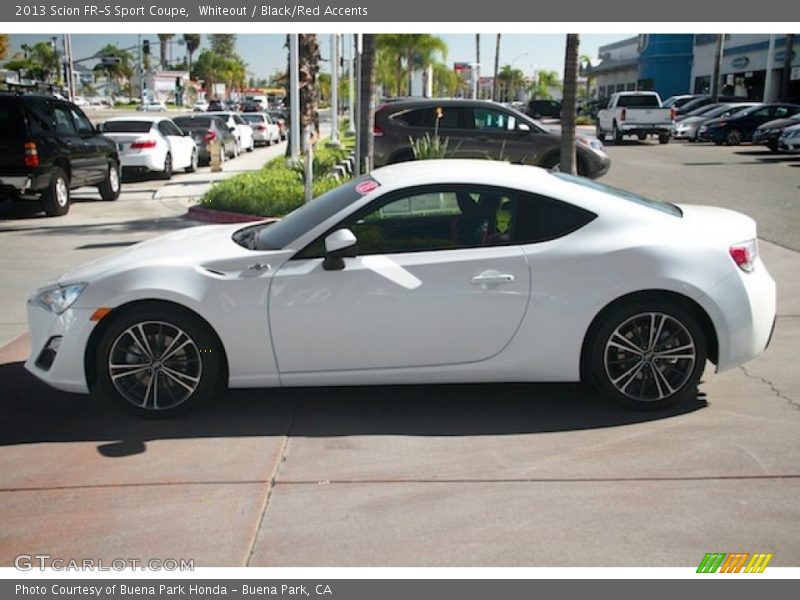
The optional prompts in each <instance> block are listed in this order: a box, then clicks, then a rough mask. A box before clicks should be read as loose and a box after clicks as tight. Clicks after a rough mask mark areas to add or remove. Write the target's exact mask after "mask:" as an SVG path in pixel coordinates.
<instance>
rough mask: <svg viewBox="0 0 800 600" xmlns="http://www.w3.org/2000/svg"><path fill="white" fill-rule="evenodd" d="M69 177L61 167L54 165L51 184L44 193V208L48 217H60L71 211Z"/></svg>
mask: <svg viewBox="0 0 800 600" xmlns="http://www.w3.org/2000/svg"><path fill="white" fill-rule="evenodd" d="M69 203H70V191H69V177H68V176H67V174H66V173H65V172H64V170H63V169H62V168H60V167H53V170H52V172H51V174H50V185H48V186H47V189H46V190H45V191H44V193H43V194H42V208H43V209H44V212H45V214H47V216H48V217H60V216H63V215H65V214H67V213H68V212H69Z"/></svg>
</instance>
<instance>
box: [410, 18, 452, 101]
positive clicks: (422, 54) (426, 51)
mask: <svg viewBox="0 0 800 600" xmlns="http://www.w3.org/2000/svg"><path fill="white" fill-rule="evenodd" d="M415 38H416V39H415V40H414V51H413V63H414V65H415V66H418V67H419V68H420V69H422V95H423V96H424V95H426V92H427V88H428V85H427V81H428V67H429V66H431V65H433V63H435V62H436V56H437V55H439V56H441V58H442V60H447V44H446V43H445V41H444V40H443V39H442V38H440V37H439V36H438V35H430V34H427V33H423V34H415ZM408 71H409V83H408V88H409V91H410V90H411V76H412V71H413V67H412V66H411V65H409V67H408Z"/></svg>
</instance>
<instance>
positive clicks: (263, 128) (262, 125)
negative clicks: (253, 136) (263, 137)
mask: <svg viewBox="0 0 800 600" xmlns="http://www.w3.org/2000/svg"><path fill="white" fill-rule="evenodd" d="M256 129H258V130H259V131H266V130H267V126H266V125H264V124H263V123H261V124H260V125H258V126H256Z"/></svg>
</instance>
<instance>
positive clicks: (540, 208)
mask: <svg viewBox="0 0 800 600" xmlns="http://www.w3.org/2000/svg"><path fill="white" fill-rule="evenodd" d="M511 213H512V214H511V215H510V216H509V217H508V218H509V220H510V229H511V238H512V240H513V241H514V242H516V243H518V244H535V243H538V242H546V241H549V240H554V239H557V238H560V237H563V236H565V235H568V234H570V233H572V232H573V231H577V230H578V229H580V228H581V227H583V226H584V225H586V224H588V223H590V222H591V221H593V220H594V219H595V217H597V215H595V214H594V213H592V212H589V211H587V210H583V209H582V208H578V207H577V206H573V205H571V204H567V203H565V202H560V201H558V200H553V199H552V198H546V197H544V196H536V195H534V194H525V193H520V194H518V195H517V198H516V199H515V202H514V206H513V210H512V211H511Z"/></svg>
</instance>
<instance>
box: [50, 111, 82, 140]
mask: <svg viewBox="0 0 800 600" xmlns="http://www.w3.org/2000/svg"><path fill="white" fill-rule="evenodd" d="M53 115H54V116H55V122H56V133H60V134H63V135H75V133H76V131H75V124H74V122H73V120H72V115H71V114H70V113H69V112H68V111H67V109H66V108H64V107H63V106H54V107H53Z"/></svg>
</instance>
